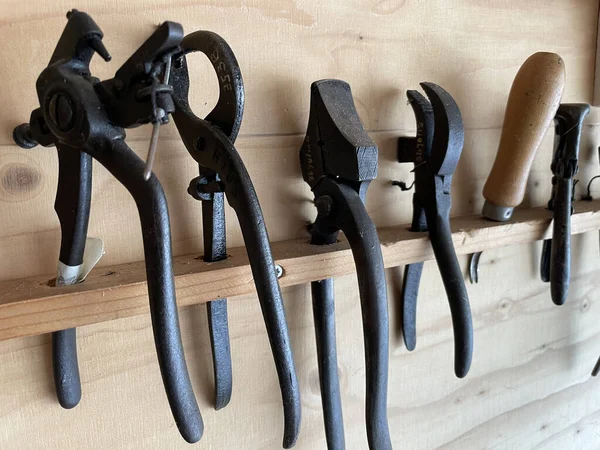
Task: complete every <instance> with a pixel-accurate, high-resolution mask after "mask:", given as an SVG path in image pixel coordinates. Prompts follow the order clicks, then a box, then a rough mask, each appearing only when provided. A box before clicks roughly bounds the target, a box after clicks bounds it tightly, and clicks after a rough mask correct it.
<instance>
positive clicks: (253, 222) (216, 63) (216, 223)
mask: <svg viewBox="0 0 600 450" xmlns="http://www.w3.org/2000/svg"><path fill="white" fill-rule="evenodd" d="M191 52H202V53H204V54H205V55H206V56H208V58H209V60H210V62H211V63H212V65H213V67H214V69H215V71H216V73H217V79H218V82H219V100H218V101H217V105H216V106H215V107H214V109H213V110H212V111H211V112H210V113H209V114H208V115H207V117H206V118H205V119H200V118H199V117H197V116H196V115H195V114H194V113H193V111H192V109H191V106H190V104H189V100H188V91H189V74H188V69H187V62H186V58H185V55H187V54H188V53H191ZM170 78H171V82H172V88H173V91H172V97H173V100H174V102H175V111H174V112H173V120H174V122H175V125H176V126H177V130H178V131H179V134H180V135H181V139H182V141H183V143H184V144H185V146H186V148H187V150H188V152H189V153H190V155H191V156H192V158H194V160H195V161H196V162H197V163H198V166H199V171H200V176H199V177H197V178H195V179H194V180H192V182H191V183H190V186H189V189H188V192H189V193H190V194H191V195H192V196H194V197H195V198H199V199H201V200H202V201H203V222H204V226H205V229H204V233H205V235H204V236H205V259H206V256H207V254H209V253H210V255H209V256H210V257H211V258H213V260H218V259H221V258H223V257H226V254H225V221H224V217H223V206H222V203H223V202H222V199H223V194H224V196H225V198H226V199H227V202H228V203H229V205H230V206H231V207H232V208H233V209H234V211H235V213H236V215H237V218H238V222H239V224H240V228H241V231H242V236H243V238H244V243H245V245H246V251H247V253H248V259H249V261H250V267H251V269H252V276H253V278H254V284H255V286H256V291H257V293H258V298H259V301H260V305H261V310H262V314H263V317H264V321H265V325H266V329H267V334H268V336H269V342H270V344H271V350H272V352H273V358H274V361H275V367H276V369H277V374H278V377H279V385H280V388H281V395H282V401H283V408H284V420H285V422H284V436H283V447H284V448H290V447H292V446H293V445H294V444H295V442H296V439H297V438H298V433H299V431H300V417H301V405H300V390H299V386H298V380H297V377H296V369H295V365H294V358H293V355H292V349H291V344H290V337H289V332H288V327H287V322H286V318H285V311H284V307H283V299H282V296H281V291H280V289H279V282H278V280H277V272H276V268H275V263H274V262H273V256H272V254H271V245H270V243H269V236H268V234H267V229H266V227H265V221H264V218H263V215H262V211H261V208H260V204H259V202H258V197H257V196H256V192H255V190H254V186H253V184H252V181H251V180H250V176H249V175H248V171H247V170H246V167H245V166H244V163H243V161H242V159H241V157H240V155H239V153H238V151H237V150H236V148H235V146H234V145H233V141H234V140H235V138H236V136H237V133H238V131H239V127H240V125H241V120H242V112H243V107H244V88H243V83H242V76H241V71H240V68H239V65H238V63H237V61H236V59H235V56H234V54H233V52H232V50H231V48H230V47H229V45H228V44H227V43H226V42H225V41H224V40H223V39H222V38H221V37H220V36H218V35H217V34H215V33H211V32H208V31H197V32H195V33H191V34H189V35H187V36H186V37H185V38H184V39H183V40H182V42H181V52H180V53H178V54H177V55H175V56H174V57H173V64H172V67H171V77H170ZM221 217H223V220H220V218H221ZM207 225H208V227H207ZM207 244H210V249H209V248H208V247H207V246H206V245H207ZM207 252H209V253H207ZM225 302H226V300H224V299H219V300H216V303H215V302H211V304H209V306H208V308H209V320H210V322H211V323H210V327H211V343H212V350H213V358H214V360H215V376H216V380H215V385H216V386H217V393H216V397H217V405H216V406H217V407H219V406H224V405H225V404H226V402H225V400H228V395H229V393H230V390H231V375H230V372H228V370H229V371H230V366H231V362H230V360H229V359H230V355H229V343H228V342H225V340H226V339H228V337H227V336H228V332H227V316H226V314H227V311H226V303H225ZM228 391H229V392H228Z"/></svg>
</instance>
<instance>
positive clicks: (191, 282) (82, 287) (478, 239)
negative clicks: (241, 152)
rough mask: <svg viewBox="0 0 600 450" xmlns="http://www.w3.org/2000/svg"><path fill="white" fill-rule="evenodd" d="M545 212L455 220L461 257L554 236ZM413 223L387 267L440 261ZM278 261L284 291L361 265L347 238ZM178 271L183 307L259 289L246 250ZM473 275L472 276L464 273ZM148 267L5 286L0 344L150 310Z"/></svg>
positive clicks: (280, 252) (590, 225) (288, 246)
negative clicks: (60, 282)
mask: <svg viewBox="0 0 600 450" xmlns="http://www.w3.org/2000/svg"><path fill="white" fill-rule="evenodd" d="M573 206H574V212H573V216H572V222H571V223H572V230H571V231H572V234H580V233H586V232H588V231H594V230H598V229H600V200H592V201H584V200H582V201H577V202H574V204H573ZM551 215H552V214H551V212H550V211H548V210H547V209H546V208H543V207H538V208H530V209H517V210H515V213H514V215H513V217H512V218H511V220H509V221H508V222H492V221H489V220H485V219H483V218H482V217H481V216H480V215H472V216H463V217H454V218H452V238H453V241H454V246H455V248H456V252H457V254H459V255H465V254H469V253H473V252H476V251H485V250H490V249H494V248H500V247H508V246H511V245H518V244H525V243H529V242H534V241H541V240H542V239H544V238H547V237H550V236H551ZM408 228H409V225H408V224H405V225H399V226H394V227H385V228H380V229H379V230H378V232H379V239H380V241H381V246H382V252H383V260H384V264H385V267H386V268H387V267H396V266H400V265H404V264H409V263H414V262H418V261H426V260H431V259H433V252H432V250H431V245H430V244H429V240H428V238H427V233H415V232H409V231H408ZM272 248H273V257H274V258H275V263H276V265H277V271H278V275H280V278H279V282H280V284H281V286H282V287H284V286H293V285H297V284H303V283H308V282H310V281H316V280H320V279H323V278H326V277H337V276H341V275H348V274H351V273H354V271H355V268H354V260H353V259H352V254H351V251H350V247H349V245H348V243H347V242H346V240H345V239H343V237H342V238H341V239H340V241H339V242H338V243H336V244H333V245H329V246H313V245H310V244H309V242H308V238H306V239H295V240H288V241H280V242H273V243H272ZM173 271H174V273H175V283H176V288H177V295H178V296H177V299H178V304H179V306H186V305H193V304H198V303H206V302H208V301H211V300H214V299H215V298H223V297H227V298H230V297H231V298H232V299H235V297H236V296H240V295H245V294H251V293H253V292H254V290H255V287H254V283H253V280H252V274H251V271H250V265H249V263H248V258H247V255H246V251H245V248H244V247H235V248H231V249H229V251H228V258H227V259H226V260H224V261H219V262H214V263H206V262H204V261H203V260H202V255H200V254H197V253H195V254H190V255H183V256H176V257H174V258H173ZM465 276H466V272H465ZM145 279H146V272H145V267H144V263H143V262H135V263H129V264H118V265H114V266H104V267H99V268H96V269H94V270H93V271H92V272H91V273H90V275H89V276H88V278H87V279H86V280H85V282H83V283H80V284H77V285H74V286H64V287H55V286H53V284H54V283H53V281H54V280H53V276H52V275H46V276H36V277H31V278H22V279H16V280H10V281H4V282H1V283H0V340H6V339H12V338H17V337H23V336H30V335H36V334H42V333H49V332H52V331H56V330H60V329H64V328H69V327H79V326H82V325H89V324H93V323H98V322H106V321H109V320H115V319H119V318H122V317H129V316H134V315H139V314H147V313H148V301H147V291H146V281H145Z"/></svg>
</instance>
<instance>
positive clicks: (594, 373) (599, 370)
mask: <svg viewBox="0 0 600 450" xmlns="http://www.w3.org/2000/svg"><path fill="white" fill-rule="evenodd" d="M598 373H600V358H598V361H596V365H595V366H594V369H593V370H592V376H593V377H595V376H597V375H598Z"/></svg>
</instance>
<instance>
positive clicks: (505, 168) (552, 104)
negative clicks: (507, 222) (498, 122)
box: [483, 52, 565, 208]
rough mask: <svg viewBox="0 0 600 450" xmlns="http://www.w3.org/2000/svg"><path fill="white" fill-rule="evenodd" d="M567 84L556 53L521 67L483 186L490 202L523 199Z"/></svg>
mask: <svg viewBox="0 0 600 450" xmlns="http://www.w3.org/2000/svg"><path fill="white" fill-rule="evenodd" d="M564 85H565V65H564V62H563V60H562V59H561V57H560V56H559V55H557V54H556V53H545V52H540V53H535V54H533V55H531V56H530V57H529V58H527V60H526V61H525V62H524V63H523V65H522V66H521V68H520V69H519V72H518V73H517V75H516V77H515V80H514V81H513V84H512V87H511V89H510V94H509V96H508V102H507V104H506V112H505V115H504V126H503V127H502V136H501V138H500V145H499V147H498V153H497V154H496V160H495V161H494V165H493V166H492V170H491V171H490V174H489V176H488V179H487V181H486V183H485V186H484V188H483V196H484V197H485V199H486V200H487V202H488V203H491V204H492V205H494V206H497V207H502V208H514V207H515V206H517V205H519V204H520V203H521V202H522V201H523V197H524V195H525V185H526V183H527V177H528V175H529V170H530V169H531V164H532V162H533V158H534V156H535V153H536V151H537V149H538V147H539V146H540V143H541V142H542V139H543V138H544V135H545V134H546V132H547V130H548V127H549V126H550V124H551V122H552V119H553V118H554V115H555V114H556V111H557V109H558V107H559V105H560V99H561V96H562V92H563V88H564Z"/></svg>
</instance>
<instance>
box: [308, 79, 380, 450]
mask: <svg viewBox="0 0 600 450" xmlns="http://www.w3.org/2000/svg"><path fill="white" fill-rule="evenodd" d="M310 92H311V97H310V114H309V119H308V128H307V131H306V137H305V139H304V143H303V145H302V148H301V149H300V165H301V168H302V176H303V178H304V181H306V182H307V183H308V184H309V185H310V187H311V189H312V191H313V193H314V195H315V206H316V207H317V218H316V220H315V222H314V224H312V226H311V227H310V231H311V244H313V245H329V244H333V243H335V242H336V241H337V237H338V234H339V232H340V230H341V231H343V232H344V235H345V236H346V238H347V239H348V241H349V242H350V247H351V249H352V254H353V256H354V262H355V264H356V272H357V275H358V288H359V292H360V302H361V309H362V320H363V335H364V345H365V368H366V426H367V438H368V442H369V448H371V449H378V450H385V449H391V448H392V447H391V441H390V434H389V429H388V420H387V382H388V336H389V325H388V307H387V292H386V283H385V273H384V267H383V258H382V255H381V247H380V244H379V238H378V236H377V230H376V229H375V225H374V224H373V222H372V221H371V219H370V217H369V215H368V214H367V211H366V209H365V206H364V201H365V197H366V193H367V188H368V186H369V183H370V182H371V181H372V180H374V179H375V177H376V176H377V155H378V150H377V146H376V145H375V143H374V142H373V141H372V140H371V139H370V138H369V135H368V134H367V133H366V131H365V130H364V128H363V126H362V124H361V122H360V118H359V117H358V113H357V112H356V108H355V106H354V101H353V99H352V93H351V90H350V86H349V85H348V84H347V83H345V82H344V81H340V80H321V81H316V82H314V83H313V84H312V86H311V91H310ZM311 291H312V300H313V316H314V322H315V333H316V340H317V357H318V364H319V381H320V385H321V401H322V405H323V415H324V422H325V433H326V437H327V446H328V448H330V449H343V448H345V442H344V425H343V417H342V406H341V398H340V387H339V380H338V373H337V355H336V343H335V314H334V292H333V279H331V278H330V279H325V280H321V281H315V282H313V283H311Z"/></svg>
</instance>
